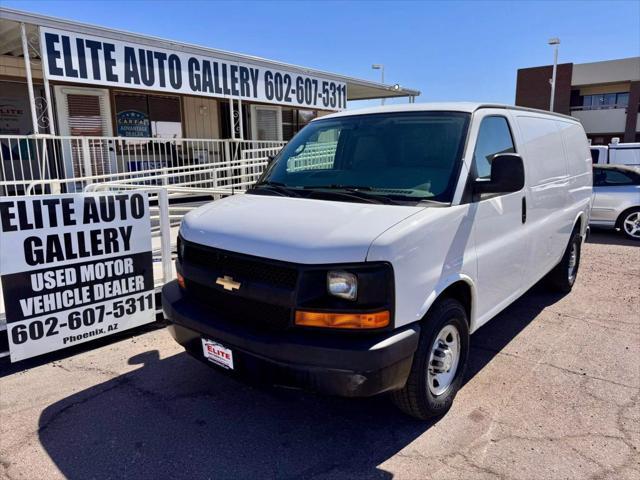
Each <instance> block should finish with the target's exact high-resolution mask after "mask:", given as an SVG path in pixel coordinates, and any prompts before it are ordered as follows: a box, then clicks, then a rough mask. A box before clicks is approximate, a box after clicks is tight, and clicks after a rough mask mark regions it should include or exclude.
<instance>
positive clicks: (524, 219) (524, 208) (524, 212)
mask: <svg viewBox="0 0 640 480" xmlns="http://www.w3.org/2000/svg"><path fill="white" fill-rule="evenodd" d="M526 222H527V198H526V197H522V223H526Z"/></svg>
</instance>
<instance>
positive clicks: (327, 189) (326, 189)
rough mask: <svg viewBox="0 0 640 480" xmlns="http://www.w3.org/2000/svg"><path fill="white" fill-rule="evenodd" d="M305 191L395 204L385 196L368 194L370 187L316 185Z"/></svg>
mask: <svg viewBox="0 0 640 480" xmlns="http://www.w3.org/2000/svg"><path fill="white" fill-rule="evenodd" d="M303 188H304V189H305V190H315V191H317V192H318V193H328V194H329V195H340V196H343V197H351V198H357V199H359V200H365V201H367V202H368V203H383V204H396V203H398V202H396V201H395V200H393V199H391V198H389V197H387V196H385V195H376V194H373V193H368V192H370V191H371V190H373V189H372V188H371V187H361V186H358V185H353V186H352V185H341V184H331V185H317V186H307V187H303Z"/></svg>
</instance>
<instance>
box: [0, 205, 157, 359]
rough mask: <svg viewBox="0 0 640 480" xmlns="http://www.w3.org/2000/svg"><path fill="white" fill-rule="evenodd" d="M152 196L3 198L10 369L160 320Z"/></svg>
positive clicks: (0, 250)
mask: <svg viewBox="0 0 640 480" xmlns="http://www.w3.org/2000/svg"><path fill="white" fill-rule="evenodd" d="M152 262H153V261H152V255H151V224H150V216H149V200H148V197H147V194H146V193H139V192H134V193H124V194H66V195H54V196H51V195H47V196H46V197H45V196H42V197H40V196H21V197H0V275H1V280H2V296H3V300H4V305H5V313H6V318H7V336H8V338H9V351H10V353H11V361H13V362H15V361H17V360H22V359H25V358H29V357H33V356H36V355H40V354H43V353H46V352H51V351H54V350H58V349H61V348H65V347H68V346H71V345H77V344H79V343H83V342H86V341H89V340H92V339H94V338H98V337H103V336H106V335H110V334H112V333H114V332H118V331H121V330H126V329H128V328H133V327H137V326H139V325H143V324H145V323H150V322H153V321H154V320H155V306H154V303H155V302H154V285H153V263H152Z"/></svg>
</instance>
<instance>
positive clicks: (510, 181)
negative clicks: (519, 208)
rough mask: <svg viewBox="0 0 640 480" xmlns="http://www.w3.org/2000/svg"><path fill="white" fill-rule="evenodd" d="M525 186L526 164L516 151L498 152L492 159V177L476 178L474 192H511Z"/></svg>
mask: <svg viewBox="0 0 640 480" xmlns="http://www.w3.org/2000/svg"><path fill="white" fill-rule="evenodd" d="M523 188H524V164H523V162H522V157H520V155H517V154H515V153H498V154H496V155H494V157H493V159H492V160H491V179H490V180H482V179H479V180H476V181H475V182H474V184H473V193H476V194H480V193H511V192H517V191H518V190H522V189H523Z"/></svg>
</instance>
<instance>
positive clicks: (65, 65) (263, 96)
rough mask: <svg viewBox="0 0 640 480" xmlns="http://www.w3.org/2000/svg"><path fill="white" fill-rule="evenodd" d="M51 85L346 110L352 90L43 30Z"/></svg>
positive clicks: (212, 59) (329, 82)
mask: <svg viewBox="0 0 640 480" xmlns="http://www.w3.org/2000/svg"><path fill="white" fill-rule="evenodd" d="M40 45H41V50H42V60H43V68H45V69H46V72H47V75H48V77H49V80H60V81H65V82H76V83H86V84H90V85H106V86H111V87H126V88H136V89H142V90H157V91H160V92H170V93H184V94H189V95H201V96H206V97H219V98H234V99H237V98H241V99H244V100H253V101H256V102H264V103H274V104H278V105H290V106H294V107H301V108H311V109H316V108H317V109H324V110H342V109H344V108H346V106H347V85H346V83H344V82H336V81H332V80H327V79H325V78H320V77H315V76H310V75H302V74H299V73H295V72H288V71H284V70H277V69H272V68H266V67H263V66H259V65H254V64H249V63H239V62H230V61H227V60H222V59H219V58H215V57H210V56H202V55H192V54H188V53H184V52H179V51H172V50H165V49H162V48H155V47H149V46H147V45H143V44H137V43H130V42H123V41H120V40H112V39H108V38H102V37H96V36H93V35H85V34H82V33H74V32H68V31H64V30H57V29H52V28H45V27H41V28H40Z"/></svg>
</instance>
